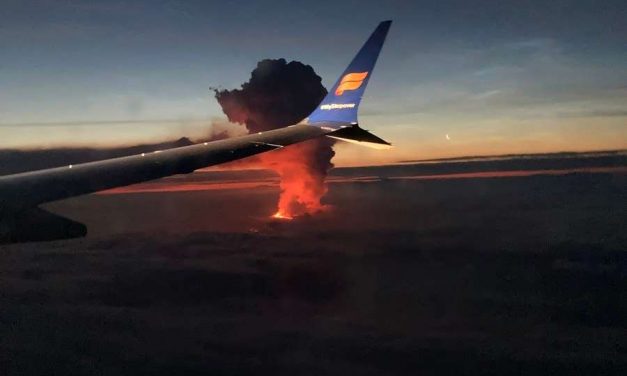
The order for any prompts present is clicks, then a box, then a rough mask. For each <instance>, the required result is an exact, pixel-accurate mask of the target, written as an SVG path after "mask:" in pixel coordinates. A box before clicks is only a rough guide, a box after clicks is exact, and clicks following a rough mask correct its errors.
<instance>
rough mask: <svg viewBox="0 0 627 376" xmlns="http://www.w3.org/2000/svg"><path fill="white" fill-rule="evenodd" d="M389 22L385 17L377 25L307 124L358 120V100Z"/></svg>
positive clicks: (348, 122)
mask: <svg viewBox="0 0 627 376" xmlns="http://www.w3.org/2000/svg"><path fill="white" fill-rule="evenodd" d="M391 24H392V21H384V22H381V23H380V24H379V26H377V28H376V29H375V31H374V32H373V33H372V35H370V38H368V40H367V41H366V43H365V44H364V45H363V47H362V48H361V50H359V52H358V53H357V55H356V56H355V58H354V59H353V61H351V63H350V64H349V65H348V68H346V70H345V71H344V73H342V75H341V76H340V78H339V79H338V80H337V82H336V83H335V85H333V87H332V88H331V90H330V91H329V94H327V96H326V97H324V99H323V100H322V102H320V104H319V105H318V107H317V108H316V109H315V110H314V111H313V112H312V113H311V114H310V115H309V117H308V123H309V124H310V125H314V126H315V125H318V124H320V125H322V124H324V126H325V127H332V128H337V129H339V128H341V127H342V126H346V125H351V124H352V125H355V124H357V109H358V108H359V102H360V101H361V98H362V96H363V94H364V91H365V90H366V85H368V80H370V77H371V76H372V70H373V69H374V65H375V63H376V62H377V58H378V57H379V52H380V51H381V47H382V46H383V42H384V41H385V37H386V35H387V33H388V30H389V29H390V25H391ZM334 125H335V127H334Z"/></svg>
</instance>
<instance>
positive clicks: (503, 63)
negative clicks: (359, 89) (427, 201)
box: [0, 0, 627, 165]
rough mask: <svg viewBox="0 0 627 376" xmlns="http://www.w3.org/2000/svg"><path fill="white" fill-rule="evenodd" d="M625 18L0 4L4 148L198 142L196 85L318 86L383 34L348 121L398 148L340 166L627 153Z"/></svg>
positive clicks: (519, 7)
mask: <svg viewBox="0 0 627 376" xmlns="http://www.w3.org/2000/svg"><path fill="white" fill-rule="evenodd" d="M626 16H627V5H625V2H624V1H619V0H616V1H615V0H606V1H566V0H555V1H545V0H544V1H533V0H532V1H524V2H521V1H513V0H502V1H468V0H463V1H446V0H437V1H436V0H434V1H386V2H382V1H381V2H376V1H364V0H361V1H315V2H303V1H268V2H264V1H257V2H254V4H253V3H252V2H250V3H249V2H240V1H133V2H130V1H129V2H122V1H106V2H103V1H30V0H27V1H23V0H22V1H17V0H16V1H14V0H3V1H2V6H1V7H0V54H1V59H0V149H5V148H38V147H59V146H75V145H80V146H114V145H130V144H136V143H146V142H156V141H165V140H172V139H176V138H179V137H183V136H187V137H190V138H198V137H204V136H207V135H208V134H210V132H211V129H210V128H211V125H212V124H223V123H224V122H225V120H224V119H225V117H224V115H223V114H222V111H221V109H220V107H219V106H218V104H217V102H216V101H215V99H214V98H213V95H212V92H211V91H210V87H222V88H228V89H231V88H235V87H238V86H239V85H240V84H241V83H242V82H244V81H246V80H248V78H249V76H250V72H251V70H252V69H253V68H254V67H255V65H256V63H257V61H259V60H261V59H264V58H285V59H287V60H298V61H301V62H303V63H306V64H310V65H311V66H312V67H313V68H314V69H315V71H316V72H317V73H318V74H319V75H320V76H321V77H322V78H323V84H324V85H325V86H326V87H327V88H328V87H330V86H331V85H332V83H333V82H334V81H335V80H336V79H337V77H338V76H339V74H340V73H341V72H342V71H343V69H344V68H345V66H346V65H347V64H348V62H349V61H350V59H351V58H352V57H353V55H354V54H355V52H356V51H357V49H358V48H359V47H360V46H361V44H362V43H363V42H364V41H365V39H366V38H367V37H368V35H369V33H370V32H371V31H372V30H373V29H374V27H375V26H376V25H377V23H378V22H379V21H381V20H384V19H392V20H393V21H394V24H393V25H392V29H391V32H390V35H389V36H388V40H387V42H386V45H385V46H384V49H383V52H382V54H381V57H380V59H379V62H378V65H377V68H376V69H375V72H374V74H373V76H372V77H373V78H372V80H371V81H370V84H369V87H368V91H367V92H366V97H365V98H364V101H363V102H362V104H361V110H360V114H361V115H360V123H361V125H362V127H364V128H366V129H369V130H371V131H373V132H374V133H376V134H377V135H379V136H380V137H382V138H384V139H386V140H388V141H390V142H392V143H393V144H394V145H395V148H394V149H392V150H391V151H388V152H381V151H372V150H368V149H362V148H359V147H357V146H354V145H350V146H345V145H341V146H339V147H338V148H337V150H338V154H337V156H336V157H335V160H334V162H336V164H340V165H356V164H357V165H361V164H379V163H388V162H394V161H400V160H411V159H428V158H439V157H453V156H462V155H492V154H506V153H536V152H553V151H585V150H605V149H625V148H627V22H625V17H626ZM447 135H448V137H447Z"/></svg>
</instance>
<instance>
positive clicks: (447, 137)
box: [446, 133, 451, 141]
mask: <svg viewBox="0 0 627 376" xmlns="http://www.w3.org/2000/svg"><path fill="white" fill-rule="evenodd" d="M446 139H447V140H449V141H450V140H451V138H450V137H449V136H448V133H447V134H446Z"/></svg>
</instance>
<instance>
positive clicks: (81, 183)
mask: <svg viewBox="0 0 627 376" xmlns="http://www.w3.org/2000/svg"><path fill="white" fill-rule="evenodd" d="M390 23H391V22H390V21H385V22H382V23H381V24H379V26H378V27H377V29H376V30H375V31H374V32H373V34H372V35H371V37H370V38H369V39H368V41H367V42H366V44H365V45H364V46H363V47H362V49H361V50H360V51H359V52H358V54H357V56H356V57H355V59H353V61H352V62H351V64H350V65H349V67H348V68H347V69H346V71H345V72H344V74H343V75H342V76H341V77H340V78H339V79H338V81H337V82H336V84H335V85H334V86H333V88H332V90H331V92H330V93H329V95H328V96H327V97H326V98H324V99H323V101H322V102H321V104H320V105H319V106H318V108H317V109H316V110H315V111H314V112H312V114H311V115H310V116H309V118H308V119H306V120H305V121H304V122H301V123H299V124H296V125H292V126H289V127H286V128H281V129H276V130H272V131H267V132H260V133H257V134H251V135H247V136H242V137H237V138H232V139H226V140H220V141H214V142H205V143H200V144H197V145H191V146H184V147H179V148H174V149H168V150H163V151H155V152H152V153H142V154H140V155H133V156H128V157H121V158H114V159H107V160H103V161H97V162H89V163H82V164H77V165H68V166H63V167H57V168H51V169H46V170H39V171H32V172H26V173H20V174H15V175H7V176H0V243H7V242H19V241H39V240H52V239H62V238H69V237H76V236H84V235H85V233H86V230H85V229H84V226H83V227H81V226H82V225H81V224H78V223H76V222H72V221H70V220H67V219H65V218H62V217H59V216H56V215H54V214H50V213H47V212H45V211H43V210H42V209H39V208H37V206H38V205H40V204H43V203H46V202H51V201H56V200H61V199H65V198H69V197H74V196H79V195H84V194H88V193H92V192H97V191H101V190H105V189H110V188H115V187H120V186H125V185H130V184H135V183H140V182H144V181H148V180H154V179H158V178H162V177H165V176H170V175H175V174H183V173H190V172H192V171H194V170H197V169H199V168H203V167H207V166H213V165H217V164H221V163H225V162H230V161H234V160H237V159H242V158H246V157H249V156H252V155H255V154H259V153H263V152H267V151H271V150H275V149H277V148H281V147H284V146H288V145H291V144H295V143H298V142H302V141H306V140H309V139H312V138H316V137H321V136H325V135H327V136H330V137H334V138H338V139H342V140H347V141H351V142H356V143H360V144H364V145H373V144H374V145H377V146H387V145H389V143H387V142H386V141H383V140H382V139H380V138H378V137H376V136H374V135H372V134H370V133H368V132H367V131H365V130H363V129H361V128H359V126H358V124H357V107H358V105H359V101H360V99H361V96H362V95H363V91H364V90H365V87H366V84H367V82H368V80H369V78H370V76H371V72H372V69H373V68H374V64H375V62H376V60H377V57H378V55H379V51H380V50H381V47H382V45H383V41H384V40H385V36H386V34H387V31H388V29H389V27H390ZM364 72H366V73H364ZM343 96H344V97H343ZM336 102H337V103H336ZM64 220H65V221H64ZM29 227H30V228H32V229H33V232H34V233H33V234H32V236H30V235H29V230H28V228H29ZM37 228H50V229H55V230H54V231H53V232H52V233H45V234H43V233H42V232H38V231H37V230H36V229H37ZM48 232H50V231H48Z"/></svg>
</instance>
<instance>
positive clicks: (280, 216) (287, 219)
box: [272, 211, 294, 221]
mask: <svg viewBox="0 0 627 376" xmlns="http://www.w3.org/2000/svg"><path fill="white" fill-rule="evenodd" d="M272 218H276V219H284V220H286V221H291V220H292V219H294V217H290V216H289V215H287V214H283V213H281V212H280V211H278V212H276V213H274V215H272Z"/></svg>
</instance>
